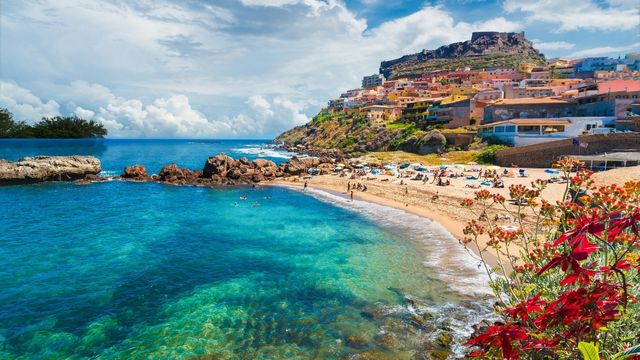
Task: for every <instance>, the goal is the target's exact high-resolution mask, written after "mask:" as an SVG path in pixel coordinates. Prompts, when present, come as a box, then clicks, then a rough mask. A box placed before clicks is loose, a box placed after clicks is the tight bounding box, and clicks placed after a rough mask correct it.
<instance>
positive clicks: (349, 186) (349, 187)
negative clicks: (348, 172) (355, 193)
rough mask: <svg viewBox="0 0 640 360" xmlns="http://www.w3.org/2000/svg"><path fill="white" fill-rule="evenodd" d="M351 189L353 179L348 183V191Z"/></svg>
mask: <svg viewBox="0 0 640 360" xmlns="http://www.w3.org/2000/svg"><path fill="white" fill-rule="evenodd" d="M349 191H351V181H349V182H348V183H347V192H349Z"/></svg>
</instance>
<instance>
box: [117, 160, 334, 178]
mask: <svg viewBox="0 0 640 360" xmlns="http://www.w3.org/2000/svg"><path fill="white" fill-rule="evenodd" d="M333 162H334V160H333V159H332V158H329V157H324V158H313V157H306V158H297V157H294V158H292V159H291V160H290V161H289V162H285V163H282V164H280V165H277V164H276V163H274V162H273V161H271V160H266V159H255V160H253V161H249V160H248V159H247V158H244V157H243V158H240V159H238V160H234V159H233V158H231V157H230V156H228V155H226V154H224V153H220V154H218V155H216V156H212V157H209V158H208V159H207V161H206V162H205V164H204V167H203V169H202V171H199V170H190V169H187V168H182V167H180V166H178V165H176V164H170V165H167V166H165V167H163V168H162V170H160V172H159V173H158V175H154V176H151V177H150V176H147V175H146V174H147V171H146V169H145V168H144V166H142V165H132V166H128V167H126V168H125V170H124V172H123V174H122V175H121V176H120V179H122V180H131V181H158V182H162V183H166V184H173V185H196V186H223V185H242V184H255V183H259V182H262V181H270V180H274V179H276V178H279V177H283V176H292V175H303V174H307V172H308V170H309V169H310V168H312V167H317V168H319V169H320V173H323V174H328V173H331V172H332V171H334V170H335V165H334V164H333Z"/></svg>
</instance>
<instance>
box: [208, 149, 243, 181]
mask: <svg viewBox="0 0 640 360" xmlns="http://www.w3.org/2000/svg"><path fill="white" fill-rule="evenodd" d="M234 164H235V160H233V158H231V157H230V156H228V155H227V154H225V153H220V154H218V155H216V156H212V157H210V158H208V159H207V162H205V163H204V168H203V169H202V176H203V177H205V178H211V177H213V176H214V175H219V176H221V177H225V176H227V171H229V169H231V168H232V167H233V166H234Z"/></svg>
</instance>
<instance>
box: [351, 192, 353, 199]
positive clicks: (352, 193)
mask: <svg viewBox="0 0 640 360" xmlns="http://www.w3.org/2000/svg"><path fill="white" fill-rule="evenodd" d="M351 201H353V190H351Z"/></svg>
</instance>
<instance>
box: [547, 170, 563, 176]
mask: <svg viewBox="0 0 640 360" xmlns="http://www.w3.org/2000/svg"><path fill="white" fill-rule="evenodd" d="M544 172H546V173H547V174H552V175H559V174H560V171H558V170H556V169H547V170H545V171H544Z"/></svg>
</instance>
